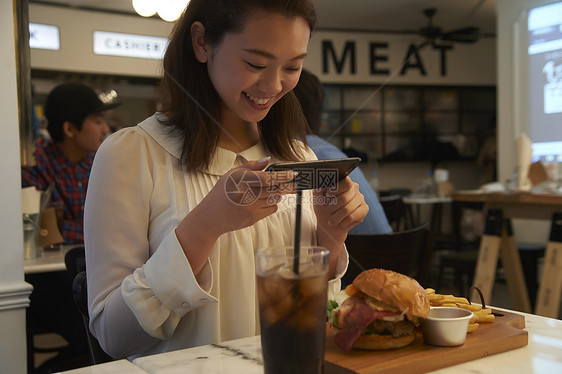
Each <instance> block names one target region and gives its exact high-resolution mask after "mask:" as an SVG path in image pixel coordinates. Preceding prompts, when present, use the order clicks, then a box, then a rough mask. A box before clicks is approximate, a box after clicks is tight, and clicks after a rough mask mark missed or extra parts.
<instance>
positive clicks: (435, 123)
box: [424, 112, 459, 134]
mask: <svg viewBox="0 0 562 374" xmlns="http://www.w3.org/2000/svg"><path fill="white" fill-rule="evenodd" d="M458 118H459V116H458V114H457V112H426V113H425V115H424V125H425V131H426V132H428V133H432V134H451V133H457V132H458V131H459V125H458V123H459V120H458Z"/></svg>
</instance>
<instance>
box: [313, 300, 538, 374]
mask: <svg viewBox="0 0 562 374" xmlns="http://www.w3.org/2000/svg"><path fill="white" fill-rule="evenodd" d="M492 312H493V313H494V314H496V319H495V321H494V322H493V323H481V324H480V326H479V327H478V329H476V330H475V331H473V332H471V333H469V334H468V335H467V336H466V341H465V343H464V344H463V345H461V346H458V347H436V346H432V345H428V344H425V343H424V341H423V336H422V334H421V332H419V333H418V336H416V339H415V340H414V342H413V343H412V344H411V345H409V346H407V347H403V348H399V349H394V350H387V351H360V350H353V351H352V352H351V353H346V352H344V351H342V350H341V349H339V348H338V347H337V346H336V343H335V341H334V336H333V335H334V332H333V330H332V329H331V328H330V327H328V329H327V333H326V334H327V335H326V356H325V365H324V373H325V374H352V373H353V374H358V373H361V374H368V373H393V374H395V373H425V372H428V371H432V370H437V369H442V368H444V367H448V366H452V365H456V364H460V363H463V362H467V361H472V360H475V359H479V358H483V357H486V356H490V355H493V354H496V353H501V352H505V351H509V350H512V349H515V348H520V347H524V346H526V345H527V343H528V333H527V331H525V330H523V328H525V317H524V316H523V315H521V314H516V313H508V312H504V311H496V310H492Z"/></svg>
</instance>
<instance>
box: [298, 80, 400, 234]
mask: <svg viewBox="0 0 562 374" xmlns="http://www.w3.org/2000/svg"><path fill="white" fill-rule="evenodd" d="M293 91H294V93H295V95H296V96H297V98H298V99H299V101H300V103H301V106H302V109H303V113H304V115H305V116H306V119H307V121H308V125H309V126H310V130H311V131H312V134H311V135H307V137H306V140H307V142H308V145H309V146H310V148H311V149H312V151H313V152H314V153H315V154H316V157H318V159H319V160H327V159H333V158H345V157H348V156H347V155H346V154H345V153H343V152H342V151H341V150H339V149H338V148H337V147H336V146H334V145H333V144H331V143H329V142H327V141H325V140H324V139H322V138H321V137H319V136H318V135H315V134H317V133H318V131H319V130H320V124H321V115H322V104H323V101H324V89H323V87H322V84H321V83H320V80H319V79H318V77H316V76H315V75H313V74H312V73H310V72H308V71H306V70H304V69H303V71H302V72H301V76H300V79H299V83H298V84H297V86H296V87H295V88H294V90H293ZM349 177H350V178H351V179H352V180H353V181H354V182H356V183H357V184H359V191H360V192H361V193H362V194H363V196H364V197H365V202H366V203H367V205H368V206H369V213H368V214H367V216H366V217H365V219H364V220H363V222H361V223H360V224H358V225H357V226H355V227H354V228H352V229H351V230H350V231H349V234H384V233H389V232H392V228H391V227H390V225H389V223H388V219H387V218H386V215H385V213H384V210H383V208H382V206H381V203H380V202H379V199H378V198H377V194H376V193H375V191H373V189H372V188H371V186H370V185H369V182H368V181H367V179H366V178H365V175H363V172H362V171H361V170H360V169H359V168H356V169H355V170H353V171H352V172H351V174H350V175H349Z"/></svg>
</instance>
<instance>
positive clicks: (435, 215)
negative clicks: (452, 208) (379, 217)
mask: <svg viewBox="0 0 562 374" xmlns="http://www.w3.org/2000/svg"><path fill="white" fill-rule="evenodd" d="M402 201H403V202H404V204H406V205H407V206H408V210H407V211H408V215H409V224H410V225H411V227H418V226H421V225H422V223H423V222H422V218H421V211H422V207H424V206H427V207H429V208H430V213H429V217H430V220H431V222H430V227H431V231H432V232H433V233H436V234H439V233H440V232H441V221H442V217H443V205H445V204H448V203H450V202H451V201H452V199H451V197H449V196H438V195H429V194H412V195H408V196H404V197H402Z"/></svg>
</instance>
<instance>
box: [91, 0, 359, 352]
mask: <svg viewBox="0 0 562 374" xmlns="http://www.w3.org/2000/svg"><path fill="white" fill-rule="evenodd" d="M314 21H315V15H314V9H313V6H312V3H311V2H310V1H309V0H275V1H272V0H267V1H265V0H228V1H225V0H222V1H219V0H192V1H191V3H190V4H189V6H188V8H187V9H186V11H185V13H184V15H183V16H182V18H181V19H180V20H179V21H178V23H177V25H176V27H175V29H174V31H173V33H172V36H171V39H170V43H169V46H168V49H167V51H166V55H165V58H164V78H163V82H162V88H163V92H164V95H163V99H162V102H163V109H162V112H161V113H157V114H155V115H154V116H152V117H150V118H148V119H147V120H145V121H143V122H142V123H140V124H139V125H138V126H135V127H133V128H127V129H124V130H122V131H119V132H117V133H116V134H114V135H113V136H111V137H110V138H109V139H107V140H106V142H104V144H103V145H102V147H101V148H100V150H99V151H98V153H97V155H96V159H95V161H94V168H93V171H92V174H91V177H90V185H89V190H88V194H87V202H86V213H85V236H86V256H87V257H86V261H87V267H88V273H87V275H88V294H89V311H90V318H91V321H90V329H91V330H92V331H93V333H94V335H95V336H96V337H97V338H98V339H99V341H100V343H101V345H102V347H103V348H104V350H105V351H106V352H108V353H109V354H110V355H112V356H113V357H129V358H130V359H132V358H134V357H138V356H142V355H147V354H153V353H158V352H164V351H170V350H174V349H181V348H186V347H192V346H196V345H202V344H209V343H218V342H222V341H226V340H231V339H237V338H241V337H246V336H251V335H255V334H258V333H259V319H258V309H257V302H256V285H255V272H254V262H253V261H254V257H253V256H254V251H255V250H256V249H257V248H259V247H267V246H274V245H292V238H293V232H294V211H295V204H294V203H291V201H290V200H291V199H287V197H289V196H293V197H294V195H284V196H283V197H282V196H281V195H280V194H279V193H280V192H283V191H284V190H285V189H284V188H281V187H283V185H284V184H285V183H287V182H289V181H290V180H291V179H292V178H293V177H294V175H293V173H292V172H276V173H269V172H264V171H262V170H263V169H264V168H265V167H266V166H267V164H268V162H270V161H279V160H300V159H314V158H315V157H314V155H313V153H312V152H311V151H310V149H309V148H307V147H306V146H305V145H304V144H303V143H302V142H300V141H298V140H296V139H305V132H306V130H305V129H306V122H305V120H304V117H303V115H302V113H301V111H300V108H299V103H298V101H297V100H296V98H295V97H294V94H293V93H292V92H291V90H292V89H293V87H294V86H295V85H296V84H297V81H298V79H299V75H300V71H301V67H302V63H303V60H304V58H305V56H306V53H307V48H308V41H309V38H310V33H311V31H312V30H313V27H314ZM269 157H271V159H270V158H269ZM255 160H259V161H255ZM314 193H315V194H320V193H324V194H333V195H335V197H336V201H337V203H336V204H333V205H318V204H314V206H313V196H312V193H311V192H310V191H308V192H307V194H305V196H304V201H305V204H304V206H303V219H302V225H303V226H302V227H303V229H302V230H303V235H302V236H303V237H304V238H306V239H307V243H308V244H318V245H322V246H325V247H327V248H329V249H330V251H331V257H330V270H329V271H330V278H331V281H330V282H331V285H330V286H331V289H332V292H336V291H337V290H338V289H339V287H340V281H339V278H340V277H341V275H342V274H343V272H345V269H346V267H347V253H346V251H345V249H344V246H343V242H344V240H345V237H346V235H347V231H348V230H349V229H350V228H351V227H353V226H355V225H356V224H358V223H359V222H361V221H362V219H363V217H365V215H366V212H367V210H368V208H367V207H366V205H365V202H364V199H363V197H362V195H361V194H360V193H359V192H358V187H357V185H356V184H354V183H353V182H351V180H350V179H349V178H348V179H346V180H344V181H343V182H341V183H340V185H339V187H338V189H337V191H317V192H314ZM293 200H294V199H293ZM319 200H320V199H319ZM322 200H323V201H326V200H329V199H322Z"/></svg>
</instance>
